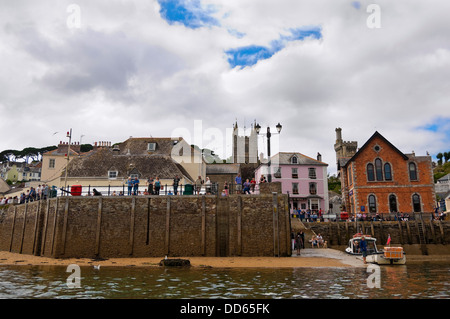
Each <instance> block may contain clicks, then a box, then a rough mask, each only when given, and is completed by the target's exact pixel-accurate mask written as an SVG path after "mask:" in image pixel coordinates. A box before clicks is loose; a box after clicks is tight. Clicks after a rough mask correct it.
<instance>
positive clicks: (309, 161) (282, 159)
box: [271, 152, 328, 166]
mask: <svg viewBox="0 0 450 319" xmlns="http://www.w3.org/2000/svg"><path fill="white" fill-rule="evenodd" d="M293 156H296V157H297V164H292V162H291V159H292V157H293ZM271 159H272V163H273V164H290V165H315V166H317V165H319V166H328V164H327V163H324V162H321V161H318V160H316V159H314V158H312V157H309V156H306V155H304V154H302V153H297V152H293V153H287V152H279V153H277V154H275V155H274V156H272V157H271Z"/></svg>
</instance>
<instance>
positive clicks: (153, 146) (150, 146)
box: [147, 143, 156, 152]
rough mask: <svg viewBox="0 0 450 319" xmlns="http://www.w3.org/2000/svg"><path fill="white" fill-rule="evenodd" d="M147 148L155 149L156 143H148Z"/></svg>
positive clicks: (149, 149)
mask: <svg viewBox="0 0 450 319" xmlns="http://www.w3.org/2000/svg"><path fill="white" fill-rule="evenodd" d="M147 150H148V151H151V152H153V151H154V150H156V143H148V146H147Z"/></svg>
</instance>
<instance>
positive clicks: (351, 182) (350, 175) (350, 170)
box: [348, 165, 353, 185]
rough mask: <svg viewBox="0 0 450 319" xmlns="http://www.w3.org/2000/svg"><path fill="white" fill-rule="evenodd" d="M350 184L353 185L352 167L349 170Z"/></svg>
mask: <svg viewBox="0 0 450 319" xmlns="http://www.w3.org/2000/svg"><path fill="white" fill-rule="evenodd" d="M348 184H349V185H352V184H353V178H352V166H351V165H350V166H349V168H348Z"/></svg>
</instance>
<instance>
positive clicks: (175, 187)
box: [172, 175, 180, 195]
mask: <svg viewBox="0 0 450 319" xmlns="http://www.w3.org/2000/svg"><path fill="white" fill-rule="evenodd" d="M179 183H180V178H179V177H178V175H177V176H175V178H174V179H173V184H172V186H173V193H174V194H175V195H177V194H178V184H179Z"/></svg>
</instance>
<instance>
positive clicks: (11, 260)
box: [0, 249, 450, 268]
mask: <svg viewBox="0 0 450 319" xmlns="http://www.w3.org/2000/svg"><path fill="white" fill-rule="evenodd" d="M163 259H164V256H161V257H143V258H108V259H104V260H103V259H100V260H97V259H91V258H67V259H54V258H49V257H41V256H33V255H24V254H18V253H11V252H5V251H0V266H65V267H67V266H69V265H71V264H77V265H79V266H80V267H93V266H94V265H95V266H98V265H100V266H102V267H154V268H159V267H161V266H159V263H160V261H161V260H163ZM168 259H187V260H189V261H190V266H191V267H192V268H344V267H347V268H354V267H366V266H367V265H364V263H363V262H362V260H361V259H360V258H358V257H355V256H350V255H347V254H345V253H343V252H340V251H337V250H334V249H303V250H302V251H301V256H296V254H295V253H294V255H293V256H291V257H168ZM449 261H450V255H436V256H434V255H433V256H420V255H411V256H407V263H417V262H449Z"/></svg>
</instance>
